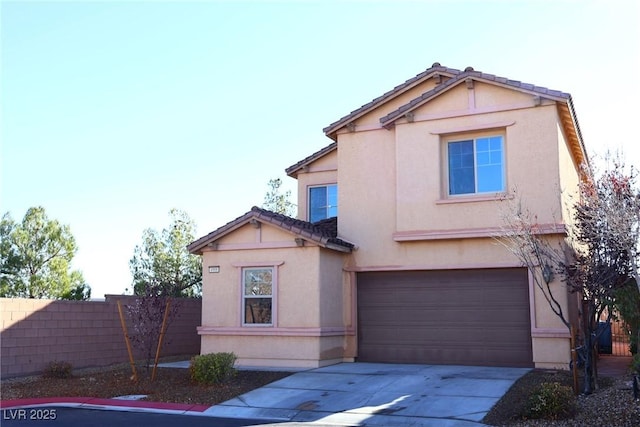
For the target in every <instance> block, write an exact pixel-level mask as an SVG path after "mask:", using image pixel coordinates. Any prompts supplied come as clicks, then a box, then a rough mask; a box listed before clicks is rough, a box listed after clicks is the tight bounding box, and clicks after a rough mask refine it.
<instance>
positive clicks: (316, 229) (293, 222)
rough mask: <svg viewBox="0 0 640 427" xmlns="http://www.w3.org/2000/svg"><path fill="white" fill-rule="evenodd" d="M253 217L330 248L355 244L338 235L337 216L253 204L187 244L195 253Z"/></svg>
mask: <svg viewBox="0 0 640 427" xmlns="http://www.w3.org/2000/svg"><path fill="white" fill-rule="evenodd" d="M252 221H258V222H261V223H265V224H270V225H273V226H275V227H277V228H279V229H281V230H284V231H286V232H289V233H291V234H293V235H295V236H296V237H300V238H302V239H305V240H309V241H311V242H313V243H315V244H317V245H318V246H322V247H324V248H327V249H333V250H336V251H339V252H351V251H352V250H353V248H354V247H355V245H353V244H352V243H349V242H347V241H345V240H342V239H339V238H338V218H329V219H325V220H322V221H318V222H314V223H311V222H308V221H302V220H299V219H296V218H291V217H289V216H286V215H282V214H279V213H275V212H271V211H269V210H266V209H262V208H259V207H256V206H254V207H252V208H251V210H250V211H249V212H247V213H245V214H244V215H242V216H239V217H238V218H236V219H234V220H233V221H231V222H228V223H227V224H225V225H223V226H222V227H220V228H218V229H216V230H214V231H212V232H211V233H209V234H207V235H206V236H204V237H201V238H199V239H198V240H196V241H194V242H192V243H191V244H189V245H188V246H187V249H188V250H189V252H191V253H192V254H202V252H203V249H205V248H206V247H207V246H209V245H210V244H212V243H214V242H215V241H216V240H218V239H220V238H221V237H223V236H226V235H228V234H230V233H232V232H233V231H234V230H237V229H238V228H240V227H242V226H244V225H246V224H249V223H251V222H252Z"/></svg>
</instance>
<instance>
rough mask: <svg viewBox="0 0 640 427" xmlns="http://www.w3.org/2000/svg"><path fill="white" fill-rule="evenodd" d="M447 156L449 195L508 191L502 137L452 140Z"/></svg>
mask: <svg viewBox="0 0 640 427" xmlns="http://www.w3.org/2000/svg"><path fill="white" fill-rule="evenodd" d="M447 155H448V159H447V160H448V167H449V195H452V196H454V195H460V194H476V193H497V192H502V191H504V190H505V185H504V182H505V179H504V176H505V171H504V147H503V138H502V136H500V135H496V136H488V137H482V138H474V139H466V140H458V141H450V142H448V144H447Z"/></svg>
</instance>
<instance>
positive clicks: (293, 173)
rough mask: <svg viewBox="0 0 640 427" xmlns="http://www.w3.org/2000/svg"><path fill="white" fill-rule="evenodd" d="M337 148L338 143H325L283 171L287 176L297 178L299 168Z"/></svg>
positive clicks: (301, 168)
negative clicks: (325, 144)
mask: <svg viewBox="0 0 640 427" xmlns="http://www.w3.org/2000/svg"><path fill="white" fill-rule="evenodd" d="M337 148H338V144H337V143H336V142H333V143H331V144H329V145H327V146H326V147H324V148H321V149H320V150H318V151H316V152H315V153H313V154H311V155H310V156H308V157H306V158H304V159H302V160H300V161H299V162H297V163H295V164H293V165H291V166H289V167H288V168H286V169H285V170H284V171H285V173H286V174H287V176H290V177H291V178H296V179H297V178H298V172H299V171H300V170H303V169H304V168H305V167H307V166H309V165H310V164H311V163H313V162H315V161H316V160H318V159H321V158H322V157H324V156H326V155H327V154H330V153H331V152H333V151H334V150H336V149H337Z"/></svg>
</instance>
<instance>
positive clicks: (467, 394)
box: [202, 363, 529, 427]
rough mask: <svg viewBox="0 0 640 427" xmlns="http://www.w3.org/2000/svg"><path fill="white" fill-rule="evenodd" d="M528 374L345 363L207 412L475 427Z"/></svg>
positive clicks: (293, 377) (505, 370) (295, 377)
mask: <svg viewBox="0 0 640 427" xmlns="http://www.w3.org/2000/svg"><path fill="white" fill-rule="evenodd" d="M528 371H529V369H523V368H492V367H474V366H443V365H397V364H380V363H341V364H338V365H333V366H328V367H325V368H319V369H314V370H311V371H305V372H300V373H296V374H293V375H291V376H289V377H287V378H284V379H282V380H279V381H276V382H274V383H271V384H269V385H267V386H265V387H262V388H260V389H257V390H253V391H251V392H249V393H246V394H243V395H241V396H239V397H237V398H235V399H231V400H229V401H227V402H224V403H222V404H219V405H216V406H213V407H211V408H209V409H207V410H205V411H204V413H203V414H202V415H210V416H219V417H238V418H248V419H252V418H255V419H273V420H279V421H282V422H291V423H293V424H298V423H305V422H313V423H314V424H319V425H354V426H357V425H384V426H390V425H394V426H395V425H411V426H439V427H440V426H441V427H472V426H473V427H478V426H481V425H482V424H481V423H480V420H482V418H483V417H484V416H485V415H486V413H487V412H488V411H489V410H490V409H491V408H492V407H493V405H494V404H495V403H496V402H497V401H498V400H499V399H500V398H501V397H502V396H503V395H504V393H505V392H506V391H507V390H508V389H509V387H511V385H512V384H513V383H514V382H515V381H516V380H517V379H518V378H520V377H521V376H522V375H524V374H525V373H527V372H528ZM278 425H282V424H278Z"/></svg>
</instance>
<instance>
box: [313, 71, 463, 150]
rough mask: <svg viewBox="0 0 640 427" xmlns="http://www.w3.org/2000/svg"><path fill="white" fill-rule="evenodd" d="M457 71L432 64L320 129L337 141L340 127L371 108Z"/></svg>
mask: <svg viewBox="0 0 640 427" xmlns="http://www.w3.org/2000/svg"><path fill="white" fill-rule="evenodd" d="M458 73H460V70H455V69H452V68H448V67H442V66H440V64H438V65H436V64H434V65H433V66H432V67H431V68H428V69H427V70H425V71H423V72H422V73H420V74H418V75H417V76H416V77H414V78H413V79H409V80H407V81H405V82H404V83H403V84H400V85H398V86H396V87H395V88H393V89H392V90H390V91H388V92H386V93H385V94H383V95H381V96H379V97H378V98H375V99H373V100H372V101H370V102H368V103H367V104H364V105H363V106H362V107H360V108H358V109H356V110H354V111H352V112H351V113H350V114H347V115H346V116H344V117H342V118H340V119H338V120H337V121H336V122H334V123H332V124H330V125H329V126H327V127H325V128H324V129H322V131H323V132H324V134H325V136H327V137H329V138H331V139H332V140H334V141H337V140H338V131H339V130H340V129H342V128H343V127H345V126H347V125H348V124H349V123H351V122H353V121H354V120H357V119H359V118H360V117H362V116H364V115H365V114H368V113H369V112H371V111H372V110H374V109H376V108H378V107H379V106H380V105H382V104H384V103H385V102H387V101H388V100H390V99H392V98H395V97H396V96H398V95H401V94H403V93H405V92H407V91H408V90H410V89H413V88H414V87H416V86H418V85H419V84H421V83H422V82H424V81H426V80H429V79H430V78H432V77H434V76H435V75H442V76H445V77H449V78H453V77H455V76H456V75H457V74H458Z"/></svg>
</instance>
